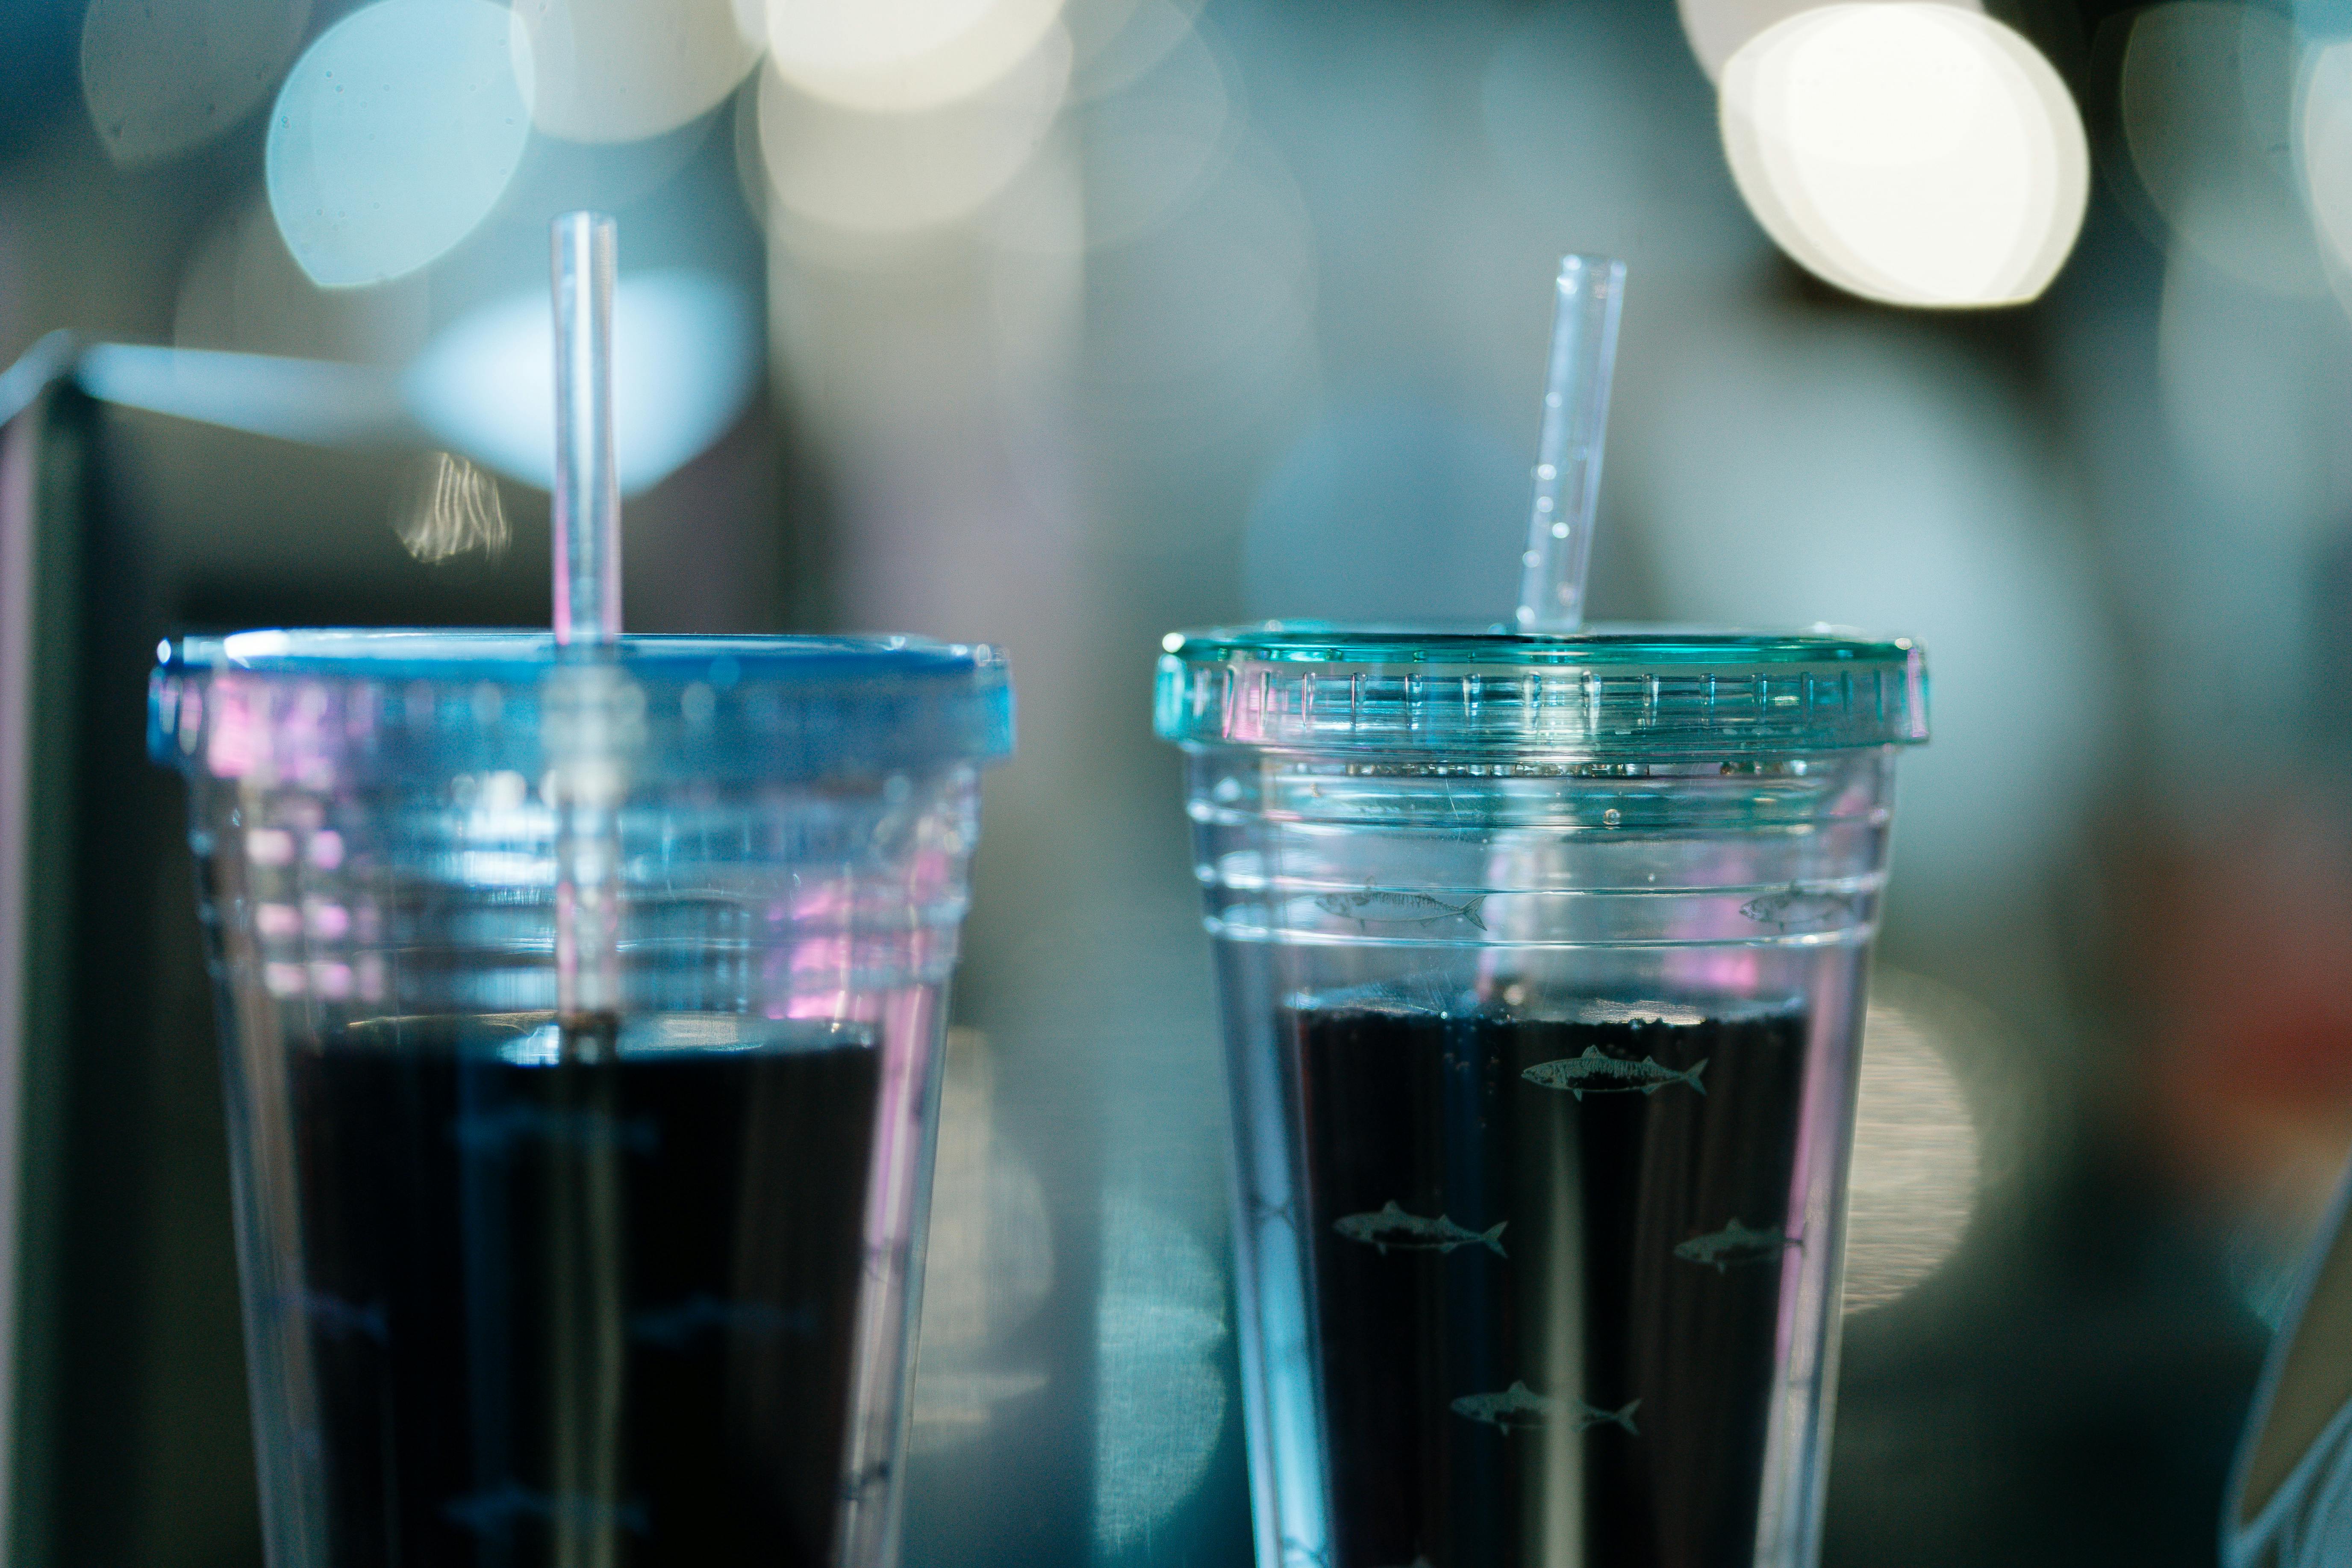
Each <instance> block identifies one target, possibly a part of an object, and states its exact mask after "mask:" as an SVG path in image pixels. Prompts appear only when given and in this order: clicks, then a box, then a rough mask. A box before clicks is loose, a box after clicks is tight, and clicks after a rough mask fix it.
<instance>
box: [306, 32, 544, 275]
mask: <svg viewBox="0 0 2352 1568" xmlns="http://www.w3.org/2000/svg"><path fill="white" fill-rule="evenodd" d="M519 30H520V29H519V25H518V24H517V23H516V21H515V19H514V16H513V14H512V13H511V12H509V11H508V10H507V9H506V7H504V6H502V5H488V4H487V3H486V0H378V3H377V4H375V5H369V6H367V7H365V8H364V9H362V10H359V11H354V12H352V14H351V15H350V16H346V17H344V18H343V19H342V20H341V21H340V22H338V23H336V24H335V25H334V26H332V27H331V28H329V29H328V30H327V32H326V34H325V35H324V36H323V37H320V39H319V41H318V42H317V43H315V44H313V45H311V46H310V49H309V50H308V51H307V52H306V53H304V55H303V56H302V58H300V59H299V60H298V61H297V62H295V66H294V69H293V71H292V72H291V74H289V76H288V77H287V79H286V85H285V87H284V88H283V89H280V90H279V92H278V104H277V107H276V108H275V109H273V110H271V111H270V121H269V144H268V181H269V206H270V210H271V211H272V212H273V213H275V214H276V215H277V217H278V229H279V230H280V231H281V232H282V233H283V234H284V235H285V236H286V247H287V248H288V249H289V250H290V251H292V252H293V253H294V259H295V260H297V261H299V262H300V263H301V265H302V270H303V271H305V272H307V273H309V274H310V278H311V280H312V281H314V282H316V283H319V284H320V285H321V286H323V287H328V288H337V287H351V286H356V285H360V284H367V283H381V282H383V281H384V280H385V279H390V278H397V277H399V276H401V275H402V274H403V273H406V272H414V271H415V270H416V269H417V268H420V267H423V266H425V265H426V264H427V263H429V262H431V261H433V260H434V259H436V258H438V257H440V256H442V255H443V254H445V253H446V252H447V251H448V250H449V249H450V248H451V247H454V246H455V245H457V242H458V241H459V240H462V239H464V238H465V237H466V236H467V235H468V234H470V233H472V232H473V231H474V228H475V226H477V225H478V224H479V223H480V222H481V221H482V219H483V218H485V217H487V216H488V215H489V211H490V209H491V208H492V207H493V206H495V205H498V200H499V196H500V195H502V194H504V192H505V191H506V188H507V184H508V182H509V181H510V180H512V179H513V178H514V172H515V169H516V166H517V165H518V164H520V163H521V162H522V150H523V143H524V142H525V140H526V139H527V138H528V137H529V136H530V91H531V87H530V80H531V78H530V47H529V46H528V44H527V43H520V42H516V41H514V38H513V35H514V34H515V33H516V32H517V31H519Z"/></svg>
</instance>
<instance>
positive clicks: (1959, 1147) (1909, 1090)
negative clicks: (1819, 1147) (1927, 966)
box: [1845, 977, 1982, 1312]
mask: <svg viewBox="0 0 2352 1568" xmlns="http://www.w3.org/2000/svg"><path fill="white" fill-rule="evenodd" d="M1886 978H1892V977H1882V981H1881V984H1879V985H1878V986H1877V987H1876V989H1877V990H1878V991H1880V992H1881V993H1882V994H1881V995H1878V996H1874V997H1873V998H1872V1000H1871V1004H1870V1014H1869V1018H1868V1021H1867V1022H1866V1023H1865V1025H1864V1030H1863V1052H1862V1083H1861V1088H1860V1089H1859V1091H1858V1094H1857V1098H1856V1100H1855V1110H1854V1132H1853V1176H1852V1183H1851V1185H1850V1187H1849V1196H1848V1202H1847V1207H1846V1255H1845V1310H1847V1311H1849V1312H1857V1311H1862V1310H1865V1309H1867V1308H1871V1307H1878V1306H1884V1305H1885V1304H1886V1303H1887V1302H1889V1301H1893V1300H1896V1299H1897V1298H1899V1297H1900V1296H1902V1295H1903V1294H1904V1293H1905V1292H1906V1291H1908V1290H1909V1289H1911V1288H1912V1287H1913V1286H1915V1285H1916V1284H1918V1283H1919V1282H1920V1281H1921V1280H1923V1279H1927V1277H1928V1276H1929V1275H1931V1274H1933V1273H1935V1271H1936V1270H1937V1268H1939V1267H1940V1266H1941V1265H1942V1264H1943V1262H1944V1260H1945V1259H1946V1258H1948V1257H1950V1256H1951V1254H1952V1250H1953V1248H1955V1247H1958V1245H1959V1243H1960V1237H1962V1235H1964V1234H1965V1233H1966V1232H1967V1230H1968V1226H1969V1218H1970V1216H1972V1215H1974V1214H1975V1212H1976V1205H1977V1193H1978V1186H1979V1178H1980V1175H1981V1166H1982V1159H1981V1152H1980V1148H1979V1137H1978V1132H1977V1126H1976V1120H1975V1117H1974V1115H1973V1113H1972V1112H1971V1111H1970V1110H1969V1102H1968V1099H1967V1096H1966V1095H1964V1094H1963V1093H1962V1092H1961V1089H1960V1082H1959V1079H1958V1078H1957V1077H1956V1076H1954V1074H1953V1071H1952V1067H1951V1063H1950V1062H1949V1061H1948V1059H1947V1054H1946V1053H1947V1052H1948V1050H1949V1049H1950V1046H1949V1045H1948V1043H1947V1042H1946V1041H1945V1040H1943V1039H1941V1038H1939V1037H1938V1034H1937V1029H1936V1026H1935V1024H1936V1019H1935V1016H1934V1014H1933V1013H1932V1012H1926V1011H1923V1010H1917V1009H1915V1008H1912V1007H1906V1006H1905V1005H1903V1003H1904V1000H1906V999H1907V998H1908V997H1909V996H1911V995H1914V994H1917V993H1918V992H1919V990H1920V989H1921V987H1920V985H1919V984H1918V983H1913V984H1910V985H1908V986H1906V985H1903V984H1895V985H1893V986H1889V985H1887V984H1885V983H1884V981H1885V979H1886ZM1889 990H1892V991H1895V992H1896V993H1898V994H1897V995H1895V996H1887V995H1885V994H1884V993H1885V992H1887V991H1889Z"/></svg>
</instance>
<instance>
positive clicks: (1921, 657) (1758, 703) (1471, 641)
mask: <svg viewBox="0 0 2352 1568" xmlns="http://www.w3.org/2000/svg"><path fill="white" fill-rule="evenodd" d="M1160 646H1161V647H1162V648H1163V649H1164V650H1165V651H1164V653H1163V654H1162V656H1161V658H1160V675H1159V682H1158V689H1157V691H1156V693H1155V700H1154V704H1153V727H1154V728H1155V729H1156V730H1158V731H1159V732H1160V735H1161V736H1162V737H1164V738H1166V739H1168V740H1171V741H1175V742H1179V743H1181V744H1184V745H1231V746H1264V747H1270V748H1281V749H1290V750H1297V751H1314V752H1380V753H1384V754H1390V755H1393V754H1396V753H1400V752H1403V753H1412V752H1443V753H1445V754H1447V755H1450V756H1464V757H1483V756H1520V755H1530V754H1535V753H1561V754H1568V755H1572V756H1576V757H1591V758H1609V759H1616V760H1629V759H1632V758H1636V757H1685V758H1698V757H1711V756H1741V755H1750V754H1754V753H1758V752H1822V751H1845V750H1851V749H1853V748H1857V747H1866V746H1889V745H1918V744H1920V743H1921V742H1925V741H1926V740H1927V655H1926V651H1925V650H1924V649H1922V648H1921V647H1919V646H1918V645H1917V644H1916V643H1915V642H1913V641H1912V640H1911V639H1910V638H1908V637H1874V636H1871V635H1868V634H1866V633H1863V632H1856V631H1851V630H1848V629H1846V628H1843V627H1837V626H1814V627H1811V628H1809V629H1807V630H1804V631H1793V632H1772V631H1764V632H1749V631H1714V630H1701V629H1696V628H1691V627H1683V626H1594V627H1591V628H1590V629H1587V630H1585V631H1581V632H1576V633H1572V634H1568V635H1562V636H1554V635H1549V634H1544V633H1528V632H1517V631H1512V630H1510V629H1508V628H1506V627H1502V626H1493V627H1485V628H1475V629H1473V628H1461V627H1454V628H1445V627H1417V626H1335V625H1330V624H1328V623H1323V622H1314V621H1267V622H1265V623H1263V624H1261V625H1258V626H1216V627H1210V628H1207V629H1205V630H1200V631H1184V632H1171V633H1170V634H1169V635H1168V636H1167V637H1164V638H1163V639H1161V643H1160Z"/></svg>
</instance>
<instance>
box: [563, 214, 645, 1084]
mask: <svg viewBox="0 0 2352 1568" xmlns="http://www.w3.org/2000/svg"><path fill="white" fill-rule="evenodd" d="M552 241H553V282H554V301H555V495H554V500H555V506H554V520H555V541H554V543H555V550H554V573H555V641H556V644H557V647H558V651H559V654H560V655H563V656H568V657H560V658H559V660H558V663H557V667H556V668H555V670H554V672H553V673H552V674H551V676H550V677H549V679H548V681H547V686H546V710H545V715H544V732H545V738H546V744H547V752H548V763H549V772H550V784H551V799H550V802H549V804H550V805H551V806H553V807H554V809H555V813H556V835H555V858H556V885H555V990H556V1009H557V1011H558V1013H559V1014H560V1015H561V1017H562V1023H563V1028H564V1033H565V1037H566V1040H567V1049H568V1050H572V1051H573V1052H575V1053H577V1054H579V1055H582V1056H586V1057H592V1058H593V1057H594V1056H596V1055H598V1054H599V1053H600V1052H602V1051H604V1050H607V1049H609V1047H610V1043H611V1039H612V1036H613V1031H614V1028H615V1027H616V1026H617V1022H616V1020H617V1017H618V1013H619V1007H620V936H621V877H620V871H621V866H620V849H621V846H620V806H621V801H622V798H623V796H624V795H625V794H626V787H627V777H628V763H629V757H630V752H632V750H633V749H634V729H635V719H636V718H637V710H636V709H635V707H634V706H633V705H632V703H631V699H632V697H633V696H635V691H634V689H633V688H632V686H631V683H630V682H629V680H628V679H627V677H626V675H625V673H624V672H623V671H622V669H621V668H620V667H619V666H618V664H617V663H615V662H614V659H613V657H612V655H613V652H614V647H615V646H616V645H617V643H618V642H619V639H620V636H621V492H620V486H619V484H618V482H617V479H616V478H615V475H614V466H613V274H614V250H615V236H614V224H613V220H612V219H611V218H609V217H606V216H603V215H602V214H599V213H588V212H575V213H566V214H564V215H563V216H562V217H559V218H557V219H556V220H555V224H554V229H553V235H552Z"/></svg>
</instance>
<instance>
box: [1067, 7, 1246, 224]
mask: <svg viewBox="0 0 2352 1568" xmlns="http://www.w3.org/2000/svg"><path fill="white" fill-rule="evenodd" d="M1152 6H1153V8H1152V9H1150V10H1148V11H1146V12H1144V13H1143V15H1144V16H1149V17H1152V18H1155V19H1157V18H1160V17H1161V16H1163V15H1164V14H1165V13H1166V12H1168V11H1172V10H1173V9H1174V7H1172V6H1170V5H1167V3H1166V0H1152ZM1149 42H1150V44H1151V45H1152V46H1154V47H1157V46H1159V45H1160V42H1161V40H1160V37H1157V36H1156V35H1155V36H1154V37H1151V38H1150V40H1149ZM1124 64H1125V62H1121V66H1122V70H1121V74H1120V77H1119V79H1118V87H1117V89H1114V90H1110V91H1108V92H1105V93H1103V94H1102V95H1101V96H1099V97H1097V99H1095V100H1094V101H1092V102H1090V103H1087V104H1086V105H1085V106H1084V107H1083V109H1082V110H1081V112H1080V124H1081V134H1080V137H1079V146H1080V149H1081V153H1082V156H1083V157H1084V159H1085V167H1086V186H1087V190H1086V232H1087V241H1088V243H1090V244H1094V245H1109V244H1116V243H1118V242H1119V241H1122V240H1129V239H1134V238H1136V237H1139V236H1141V235H1144V234H1147V233H1149V232H1150V230H1151V229H1153V228H1154V227H1156V226H1159V225H1160V223H1161V222H1163V221H1165V220H1166V218H1167V216H1168V215H1169V213H1170V212H1171V211H1172V210H1173V209H1174V208H1175V207H1176V206H1177V205H1178V204H1179V203H1181V202H1182V201H1184V200H1185V199H1186V198H1187V197H1189V196H1191V195H1192V194H1193V193H1194V192H1196V191H1197V190H1199V188H1200V187H1201V185H1202V184H1203V183H1204V182H1205V181H1207V180H1209V179H1210V178H1212V177H1213V176H1214V175H1215V174H1216V171H1217V168H1218V165H1219V164H1220V163H1223V160H1224V159H1225V158H1227V157H1229V156H1231V155H1232V152H1233V148H1234V142H1235V141H1236V140H1237V138H1238V136H1239V134H1240V131H1241V126H1240V116H1239V115H1238V114H1237V113H1236V112H1235V110H1234V92H1233V88H1232V85H1231V83H1230V82H1229V80H1228V78H1227V74H1226V70H1227V68H1226V66H1225V64H1224V62H1223V61H1222V60H1221V59H1220V58H1218V55H1217V51H1216V50H1215V49H1213V47H1210V45H1209V43H1208V42H1207V41H1206V40H1205V39H1204V38H1203V37H1202V35H1201V34H1200V33H1199V32H1198V31H1187V32H1185V33H1182V34H1181V35H1180V36H1179V37H1177V38H1176V39H1175V40H1174V41H1173V42H1171V43H1169V44H1168V45H1167V47H1164V48H1159V49H1158V52H1157V54H1156V56H1155V58H1152V60H1151V62H1150V65H1149V66H1147V67H1145V68H1142V69H1140V70H1137V71H1135V72H1133V73H1132V74H1126V73H1125V70H1124ZM1100 80H1101V79H1100V78H1097V84H1098V83H1099V81H1100Z"/></svg>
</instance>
